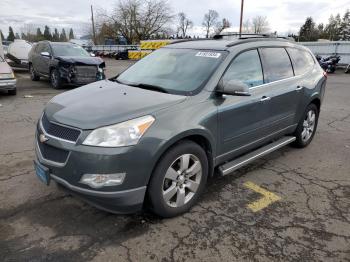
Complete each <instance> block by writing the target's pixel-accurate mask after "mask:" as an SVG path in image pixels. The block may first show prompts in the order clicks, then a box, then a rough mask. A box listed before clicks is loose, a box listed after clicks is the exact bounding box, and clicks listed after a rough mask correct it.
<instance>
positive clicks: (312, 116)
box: [301, 110, 316, 142]
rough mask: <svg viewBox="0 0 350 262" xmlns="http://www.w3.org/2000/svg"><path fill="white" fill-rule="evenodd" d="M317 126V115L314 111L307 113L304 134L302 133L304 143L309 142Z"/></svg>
mask: <svg viewBox="0 0 350 262" xmlns="http://www.w3.org/2000/svg"><path fill="white" fill-rule="evenodd" d="M315 124H316V113H315V111H314V110H310V111H309V112H307V114H306V117H305V119H304V122H303V132H302V133H301V138H302V140H303V142H307V141H309V139H310V138H311V137H312V135H313V133H314V131H315Z"/></svg>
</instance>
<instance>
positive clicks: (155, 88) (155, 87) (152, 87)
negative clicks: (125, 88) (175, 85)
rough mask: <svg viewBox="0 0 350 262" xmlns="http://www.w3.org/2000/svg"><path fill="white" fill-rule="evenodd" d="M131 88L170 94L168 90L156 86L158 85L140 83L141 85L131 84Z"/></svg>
mask: <svg viewBox="0 0 350 262" xmlns="http://www.w3.org/2000/svg"><path fill="white" fill-rule="evenodd" d="M130 86H134V87H139V88H142V89H146V90H152V91H158V92H162V93H169V92H168V90H166V89H165V88H163V87H161V86H156V85H149V84H143V83H139V84H130Z"/></svg>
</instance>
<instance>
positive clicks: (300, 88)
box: [295, 86, 304, 91]
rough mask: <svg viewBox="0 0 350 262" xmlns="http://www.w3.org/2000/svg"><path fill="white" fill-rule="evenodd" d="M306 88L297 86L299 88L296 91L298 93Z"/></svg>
mask: <svg viewBox="0 0 350 262" xmlns="http://www.w3.org/2000/svg"><path fill="white" fill-rule="evenodd" d="M303 89H304V87H303V86H297V88H296V89H295V90H296V91H300V90H303Z"/></svg>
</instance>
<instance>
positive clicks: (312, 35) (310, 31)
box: [299, 17, 319, 41]
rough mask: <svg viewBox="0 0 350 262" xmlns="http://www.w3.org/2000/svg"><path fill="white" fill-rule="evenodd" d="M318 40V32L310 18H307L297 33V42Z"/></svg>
mask: <svg viewBox="0 0 350 262" xmlns="http://www.w3.org/2000/svg"><path fill="white" fill-rule="evenodd" d="M318 38H319V34H318V30H317V29H316V27H315V22H314V20H313V19H312V17H307V18H306V21H305V23H304V25H303V26H302V27H301V28H300V31H299V41H316V40H317V39H318Z"/></svg>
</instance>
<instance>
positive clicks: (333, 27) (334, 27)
mask: <svg viewBox="0 0 350 262" xmlns="http://www.w3.org/2000/svg"><path fill="white" fill-rule="evenodd" d="M340 27H341V18H340V14H337V15H336V17H334V16H333V15H331V16H330V18H329V22H328V25H327V26H326V28H325V32H326V33H327V35H328V39H329V40H330V41H337V40H339V39H340Z"/></svg>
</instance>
